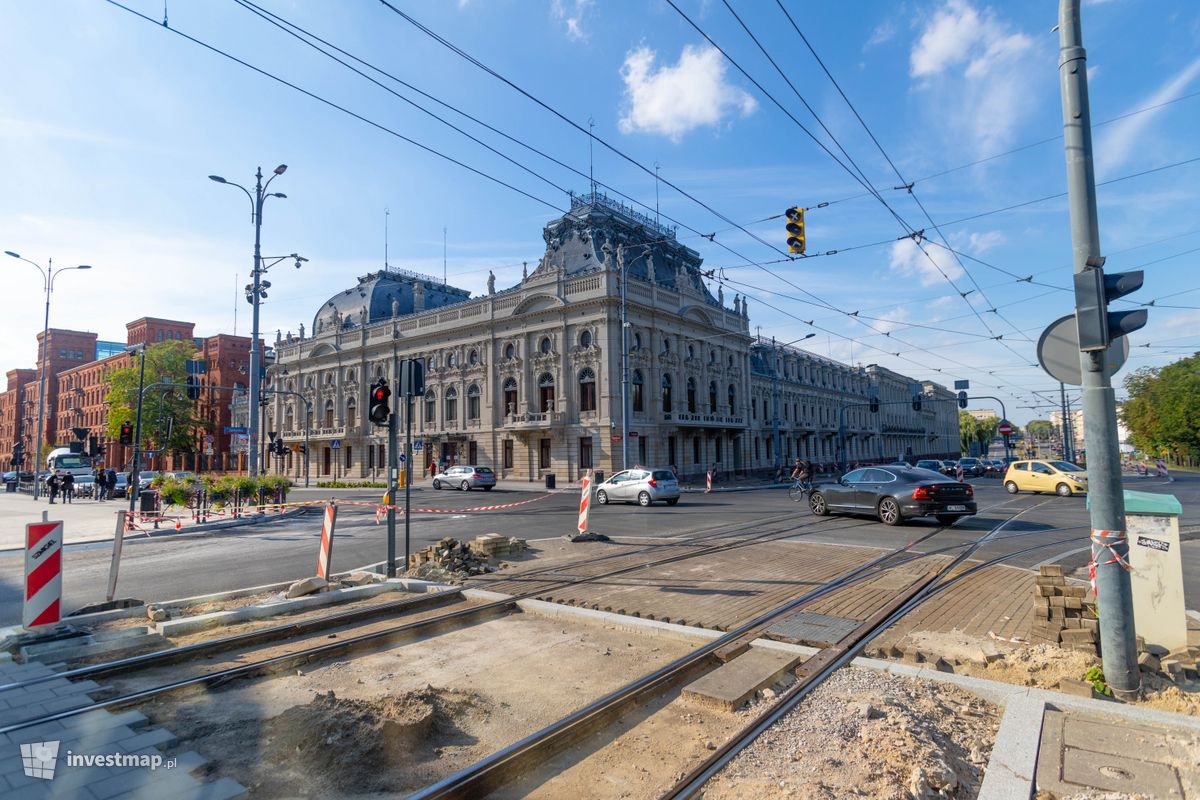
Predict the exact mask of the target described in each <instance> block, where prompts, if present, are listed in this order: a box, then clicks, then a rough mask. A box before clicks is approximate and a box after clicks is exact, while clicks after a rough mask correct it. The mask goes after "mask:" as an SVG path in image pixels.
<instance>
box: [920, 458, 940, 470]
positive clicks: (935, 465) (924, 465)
mask: <svg viewBox="0 0 1200 800" xmlns="http://www.w3.org/2000/svg"><path fill="white" fill-rule="evenodd" d="M917 469H927V470H929V471H930V472H941V471H942V462H940V461H935V460H934V459H932V458H923V459H921V460H920V461H918V462H917Z"/></svg>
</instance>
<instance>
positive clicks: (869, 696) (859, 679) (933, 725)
mask: <svg viewBox="0 0 1200 800" xmlns="http://www.w3.org/2000/svg"><path fill="white" fill-rule="evenodd" d="M999 726H1000V717H999V712H998V710H997V709H996V707H995V706H993V705H991V704H990V703H987V702H985V701H983V700H980V699H979V698H977V697H975V696H974V695H972V694H969V693H967V692H964V691H962V690H960V689H956V688H954V687H949V686H944V685H939V684H936V683H933V682H930V681H918V680H915V679H912V678H902V677H899V676H895V675H888V674H886V673H880V672H874V671H870V670H856V669H843V670H840V671H838V672H836V673H834V675H833V677H831V678H830V679H829V680H828V681H826V682H825V684H823V685H822V686H821V687H820V688H818V689H817V690H816V691H815V692H813V694H812V695H811V696H809V697H808V698H807V699H806V700H804V702H802V703H801V704H800V705H799V706H798V707H797V708H796V709H795V710H794V711H793V712H792V713H790V714H788V715H787V716H785V717H783V718H782V719H781V720H779V722H778V723H776V724H775V725H774V726H772V727H771V729H770V730H768V731H767V732H766V733H764V734H763V735H762V736H761V737H759V738H758V740H757V741H755V742H754V744H752V745H751V746H750V747H749V748H747V749H746V750H745V751H743V752H742V754H741V755H739V756H738V757H737V758H735V759H734V760H733V761H732V762H730V764H729V766H727V767H726V768H725V769H724V770H722V771H721V773H719V774H718V775H717V777H716V778H715V779H714V780H713V781H711V782H710V783H709V785H708V786H707V787H706V788H705V790H704V793H703V797H705V798H720V799H721V800H724V799H725V798H745V797H754V798H762V799H763V800H770V799H772V798H795V797H806V798H808V797H812V798H831V799H832V798H844V797H850V796H859V797H873V798H887V799H888V800H891V799H892V798H895V800H900V799H901V798H904V800H908V799H909V798H912V797H917V798H922V797H938V796H942V797H974V796H975V795H976V794H978V792H979V785H980V783H981V782H982V780H983V769H984V767H985V766H986V765H987V760H988V758H989V757H990V755H991V749H992V743H993V741H994V740H995V735H996V731H997V730H998V729H999Z"/></svg>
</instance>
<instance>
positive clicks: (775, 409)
mask: <svg viewBox="0 0 1200 800" xmlns="http://www.w3.org/2000/svg"><path fill="white" fill-rule="evenodd" d="M778 368H779V349H778V348H777V347H776V345H775V337H774V336H772V337H771V425H772V433H771V441H772V442H773V443H774V444H772V449H773V450H774V451H775V452H774V456H775V471H776V472H778V471H779V467H780V465H781V464H782V463H783V462H782V460H781V459H780V457H779V456H780V453H779V379H778V377H777V376H776V372H778Z"/></svg>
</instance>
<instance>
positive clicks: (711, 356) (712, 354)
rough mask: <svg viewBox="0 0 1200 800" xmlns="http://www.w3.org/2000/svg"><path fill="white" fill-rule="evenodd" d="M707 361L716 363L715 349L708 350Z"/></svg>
mask: <svg viewBox="0 0 1200 800" xmlns="http://www.w3.org/2000/svg"><path fill="white" fill-rule="evenodd" d="M708 363H710V364H715V363H717V351H716V350H709V351H708Z"/></svg>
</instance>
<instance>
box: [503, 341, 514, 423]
mask: <svg viewBox="0 0 1200 800" xmlns="http://www.w3.org/2000/svg"><path fill="white" fill-rule="evenodd" d="M509 347H512V345H509ZM504 413H505V414H515V413H517V379H516V378H506V379H505V381H504Z"/></svg>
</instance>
